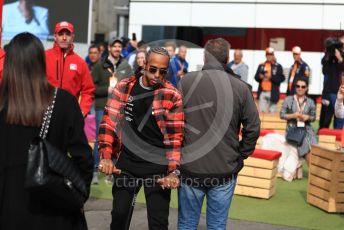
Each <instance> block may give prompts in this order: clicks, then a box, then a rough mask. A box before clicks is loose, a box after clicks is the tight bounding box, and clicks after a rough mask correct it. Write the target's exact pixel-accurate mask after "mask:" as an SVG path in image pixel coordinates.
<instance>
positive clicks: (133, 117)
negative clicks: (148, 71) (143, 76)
mask: <svg viewBox="0 0 344 230" xmlns="http://www.w3.org/2000/svg"><path fill="white" fill-rule="evenodd" d="M153 98H154V89H146V88H143V87H142V86H141V85H140V81H137V82H136V84H135V86H134V87H133V89H132V92H131V94H130V97H129V100H128V102H127V104H126V106H125V124H124V128H123V146H122V150H121V155H120V158H119V160H118V163H117V167H118V168H120V169H122V170H128V171H130V172H131V173H133V174H136V175H150V174H162V173H165V172H166V163H167V162H164V163H163V164H159V163H158V162H156V160H157V159H161V157H163V158H164V159H166V157H165V151H164V143H163V135H162V133H161V131H160V128H159V127H158V125H157V122H156V119H155V117H154V115H152V103H153ZM154 159H155V160H154Z"/></svg>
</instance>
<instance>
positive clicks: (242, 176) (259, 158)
mask: <svg viewBox="0 0 344 230" xmlns="http://www.w3.org/2000/svg"><path fill="white" fill-rule="evenodd" d="M280 156H281V153H279V152H276V151H270V150H259V149H257V150H255V152H254V153H253V154H252V156H251V157H249V158H247V159H246V160H245V162H244V163H245V166H244V168H243V169H242V170H241V171H240V173H239V175H238V178H237V185H236V187H235V191H234V194H236V195H242V196H251V197H258V198H263V199H269V198H270V197H271V196H272V195H273V194H274V193H275V191H276V174H277V165H278V159H279V157H280ZM263 158H265V159H263Z"/></svg>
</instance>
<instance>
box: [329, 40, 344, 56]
mask: <svg viewBox="0 0 344 230" xmlns="http://www.w3.org/2000/svg"><path fill="white" fill-rule="evenodd" d="M325 46H326V54H327V55H328V57H329V58H330V59H336V56H335V49H337V50H339V52H341V53H343V43H342V42H341V41H340V40H339V39H338V38H336V37H329V38H327V39H326V41H325Z"/></svg>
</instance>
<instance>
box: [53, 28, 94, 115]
mask: <svg viewBox="0 0 344 230" xmlns="http://www.w3.org/2000/svg"><path fill="white" fill-rule="evenodd" d="M54 40H55V43H54V47H53V48H51V49H49V50H47V51H46V63H47V78H48V81H49V83H50V84H52V85H53V86H55V87H59V88H62V89H64V90H66V91H68V92H69V93H71V94H73V95H74V96H75V97H77V98H78V99H79V97H80V100H79V101H80V108H81V112H82V114H83V115H84V116H86V115H87V114H88V112H89V111H90V109H91V106H92V101H93V98H94V90H95V88H94V85H93V80H92V76H91V74H90V72H89V70H88V67H87V64H86V62H85V61H84V60H83V59H82V58H81V57H80V56H79V55H77V54H76V53H74V51H73V48H74V45H73V41H74V26H73V25H72V24H71V23H69V22H59V23H57V24H56V27H55V34H54Z"/></svg>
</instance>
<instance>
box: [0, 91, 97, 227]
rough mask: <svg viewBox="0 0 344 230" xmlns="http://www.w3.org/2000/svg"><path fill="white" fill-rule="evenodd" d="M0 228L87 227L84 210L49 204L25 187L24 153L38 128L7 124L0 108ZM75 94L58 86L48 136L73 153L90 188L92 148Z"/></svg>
mask: <svg viewBox="0 0 344 230" xmlns="http://www.w3.org/2000/svg"><path fill="white" fill-rule="evenodd" d="M0 127H1V128H0V229H38V230H39V229H73V230H74V229H87V226H86V223H85V219H84V216H83V214H81V213H75V214H70V213H66V212H65V210H56V209H54V210H53V209H51V208H49V205H46V204H43V203H42V201H41V200H40V199H35V198H34V197H33V196H29V194H28V192H27V191H26V190H25V189H24V180H25V170H26V162H27V153H28V148H29V145H30V142H31V140H32V139H33V138H34V137H36V136H37V135H38V133H39V128H35V127H26V126H22V125H10V124H7V123H6V122H5V112H4V111H1V112H0ZM83 128H84V119H83V116H82V114H81V111H80V107H79V104H78V102H77V100H76V99H75V97H73V96H72V95H70V94H69V93H67V92H66V91H64V90H58V93H57V96H56V102H55V107H54V111H53V114H52V117H51V123H50V127H49V131H48V135H47V140H49V142H50V143H51V144H53V145H54V146H56V147H58V148H59V149H61V150H62V151H65V152H66V153H67V151H68V152H69V153H70V155H71V156H72V159H73V161H74V163H75V164H76V165H77V166H78V168H79V169H80V172H81V174H82V175H83V178H84V179H85V181H86V184H87V185H88V188H90V184H91V180H92V173H93V159H92V149H91V148H90V146H89V145H88V143H87V139H86V136H85V134H84V131H83Z"/></svg>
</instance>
